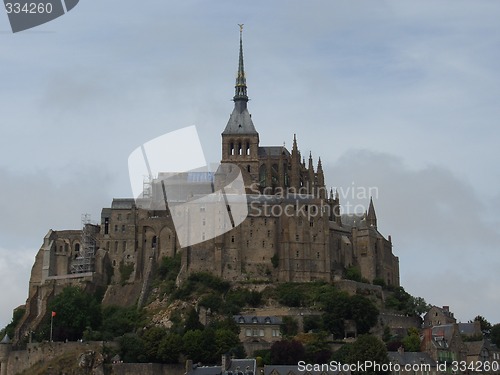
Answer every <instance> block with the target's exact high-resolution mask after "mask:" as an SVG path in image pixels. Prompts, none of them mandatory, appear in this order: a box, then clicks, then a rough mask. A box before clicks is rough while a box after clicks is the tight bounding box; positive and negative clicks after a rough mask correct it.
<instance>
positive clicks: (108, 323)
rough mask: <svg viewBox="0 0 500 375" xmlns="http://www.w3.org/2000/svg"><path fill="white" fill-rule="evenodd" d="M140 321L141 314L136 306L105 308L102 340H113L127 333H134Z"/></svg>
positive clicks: (103, 309) (103, 310) (103, 311)
mask: <svg viewBox="0 0 500 375" xmlns="http://www.w3.org/2000/svg"><path fill="white" fill-rule="evenodd" d="M138 321H139V313H138V312H137V308H136V307H135V306H132V307H119V306H104V307H103V308H102V326H101V332H102V338H103V340H112V339H114V338H115V337H119V336H122V335H124V334H125V333H131V332H134V330H135V329H136V328H137V324H138Z"/></svg>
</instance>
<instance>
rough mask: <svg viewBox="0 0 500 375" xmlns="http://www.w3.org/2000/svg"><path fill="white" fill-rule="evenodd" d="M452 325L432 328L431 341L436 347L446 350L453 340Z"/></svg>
mask: <svg viewBox="0 0 500 375" xmlns="http://www.w3.org/2000/svg"><path fill="white" fill-rule="evenodd" d="M453 331H454V327H453V324H444V325H441V326H435V327H432V341H433V342H434V344H435V345H436V346H437V347H440V348H448V346H449V344H450V342H451V340H452V338H453Z"/></svg>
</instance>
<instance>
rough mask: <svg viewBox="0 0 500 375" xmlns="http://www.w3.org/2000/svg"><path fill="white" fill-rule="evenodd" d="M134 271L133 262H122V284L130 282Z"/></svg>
mask: <svg viewBox="0 0 500 375" xmlns="http://www.w3.org/2000/svg"><path fill="white" fill-rule="evenodd" d="M132 272H134V264H133V263H129V264H125V263H124V262H121V263H120V282H121V284H122V285H125V284H126V283H127V282H128V279H130V275H132Z"/></svg>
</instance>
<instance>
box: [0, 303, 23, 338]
mask: <svg viewBox="0 0 500 375" xmlns="http://www.w3.org/2000/svg"><path fill="white" fill-rule="evenodd" d="M25 312H26V309H24V308H19V309H16V310H14V312H13V313H12V320H11V321H10V323H9V324H7V325H6V326H5V328H4V329H2V330H1V331H0V340H1V339H2V338H3V337H4V336H5V335H8V336H9V337H10V338H11V339H12V338H13V337H14V331H15V329H16V326H17V324H18V323H19V321H20V320H21V319H22V317H23V316H24V313H25Z"/></svg>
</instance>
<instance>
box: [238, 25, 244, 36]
mask: <svg viewBox="0 0 500 375" xmlns="http://www.w3.org/2000/svg"><path fill="white" fill-rule="evenodd" d="M243 25H244V23H239V24H238V26H239V27H240V34H241V33H242V32H243Z"/></svg>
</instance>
